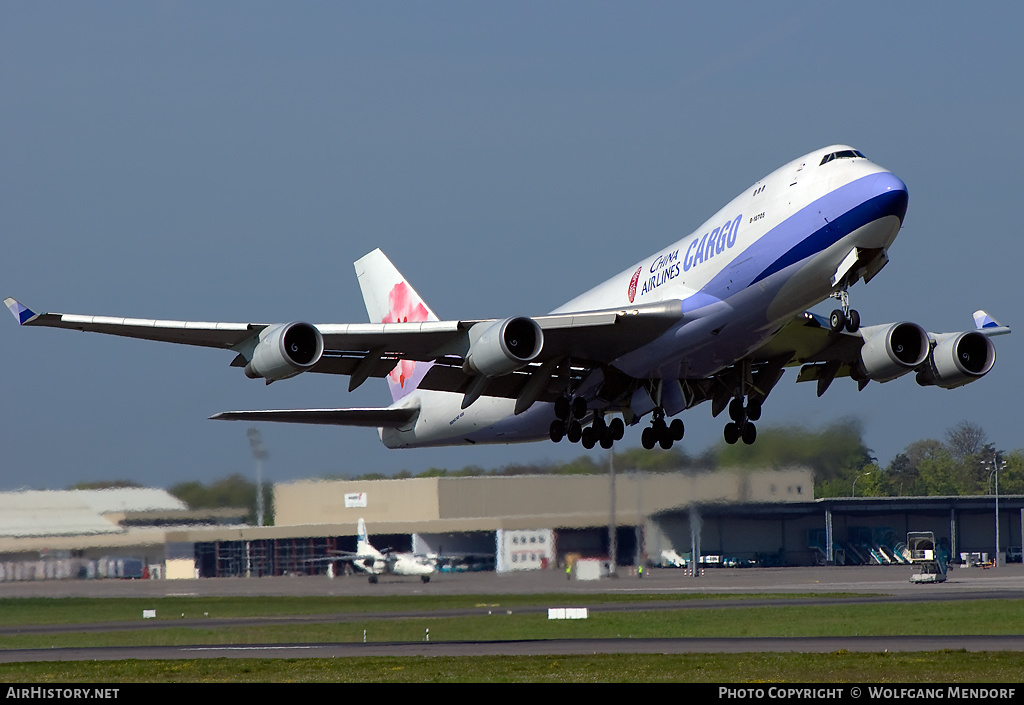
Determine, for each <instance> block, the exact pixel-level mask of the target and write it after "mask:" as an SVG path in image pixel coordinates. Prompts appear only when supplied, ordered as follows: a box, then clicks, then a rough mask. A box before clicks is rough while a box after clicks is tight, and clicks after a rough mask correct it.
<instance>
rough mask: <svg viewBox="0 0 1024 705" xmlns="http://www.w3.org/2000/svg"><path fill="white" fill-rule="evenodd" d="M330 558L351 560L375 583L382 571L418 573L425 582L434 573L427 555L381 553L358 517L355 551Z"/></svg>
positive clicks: (405, 573)
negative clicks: (374, 545) (372, 542)
mask: <svg viewBox="0 0 1024 705" xmlns="http://www.w3.org/2000/svg"><path fill="white" fill-rule="evenodd" d="M332 560H339V561H351V563H352V565H353V566H355V567H356V568H358V569H359V570H362V571H365V572H367V573H369V574H370V582H371V583H376V582H377V576H379V575H383V574H384V573H390V574H392V575H418V576H419V577H420V580H422V581H423V582H425V583H429V582H430V576H431V575H433V574H434V564H433V562H432V561H431V560H430V559H429V558H428V557H427V556H419V555H416V554H413V553H391V552H390V551H389V552H387V553H381V552H380V551H378V550H377V549H376V548H374V547H373V545H372V544H371V543H370V537H369V536H368V535H367V533H366V522H365V521H363V519H362V518H361V517H360V519H359V522H358V523H357V526H356V552H355V553H338V555H337V557H336V558H333V559H332Z"/></svg>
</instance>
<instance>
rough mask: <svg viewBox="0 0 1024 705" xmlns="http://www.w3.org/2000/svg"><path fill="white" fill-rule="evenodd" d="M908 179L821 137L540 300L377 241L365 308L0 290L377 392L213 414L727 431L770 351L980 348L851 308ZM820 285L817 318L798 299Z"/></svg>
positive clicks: (763, 377)
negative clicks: (427, 288) (198, 313)
mask: <svg viewBox="0 0 1024 705" xmlns="http://www.w3.org/2000/svg"><path fill="white" fill-rule="evenodd" d="M906 209H907V187H906V185H905V184H904V183H903V181H901V180H900V179H899V178H897V177H896V176H895V175H894V174H892V173H891V172H889V171H887V170H886V169H883V168H882V167H880V166H878V165H877V164H875V163H873V162H871V161H870V160H869V159H867V158H865V156H864V155H863V154H862V153H861V152H859V151H857V150H855V149H853V148H851V147H848V146H845V145H834V146H830V147H826V148H824V149H819V150H816V151H814V152H811V153H809V154H806V155H804V156H802V157H800V158H799V159H796V160H794V161H792V162H790V163H788V164H786V165H784V166H782V167H780V168H779V169H777V170H775V171H773V172H772V173H771V174H769V175H767V176H765V177H764V178H763V179H760V180H759V181H757V182H755V183H754V184H753V185H751V186H750V187H749V188H747V189H745V190H744V191H743V192H742V193H741V194H740V195H738V196H737V197H736V198H734V199H733V200H732V201H730V202H729V203H728V204H727V205H726V206H725V207H724V208H722V209H721V210H720V211H718V212H717V213H716V214H715V215H713V216H712V217H711V218H709V219H708V220H707V221H706V222H704V223H703V224H702V225H701V226H700V227H699V228H697V229H696V230H695V231H693V232H692V233H690V234H689V235H687V236H685V237H683V238H682V239H681V240H678V241H676V242H674V243H672V244H671V245H668V246H667V247H664V248H663V249H661V250H659V251H658V252H655V253H654V254H652V255H650V256H648V257H646V258H644V259H642V260H640V261H639V262H637V263H636V264H634V265H633V266H631V267H629V268H627V269H625V270H623V271H622V272H621V273H620V274H618V275H616V276H614V277H612V278H611V279H609V280H608V281H606V282H604V283H602V284H599V285H598V286H596V287H594V288H593V289H591V290H589V291H587V292H586V293H584V294H582V295H580V296H578V297H576V298H575V299H573V300H572V301H569V302H568V303H566V304H564V305H563V306H561V307H559V308H557V309H555V310H554V311H552V312H551V313H549V314H547V315H542V316H534V317H527V316H517V317H512V318H506V319H501V320H499V319H490V320H440V319H439V318H438V317H437V316H436V315H435V314H434V312H433V311H432V310H431V309H430V308H429V307H428V306H427V304H426V303H425V302H424V301H423V299H422V298H421V297H420V295H419V294H418V293H416V291H415V290H414V289H413V287H412V286H410V285H409V283H408V282H407V281H406V280H405V278H404V277H403V276H402V275H401V274H400V273H399V272H398V270H397V269H396V268H395V267H394V265H392V263H391V262H390V261H389V260H388V259H387V257H385V256H384V254H383V253H382V252H381V251H380V250H374V251H373V252H371V253H369V254H367V255H366V256H364V257H362V258H361V259H359V260H358V261H356V263H355V269H356V274H357V277H358V280H359V285H360V288H361V290H362V293H363V298H364V301H365V303H366V308H367V312H368V314H369V317H370V321H371V322H370V323H368V324H367V323H362V324H359V323H353V324H316V325H312V324H309V323H304V322H291V323H280V324H265V323H207V322H197V321H162V320H148V319H133V318H112V317H105V316H82V315H70V314H59V313H43V314H37V313H34V312H33V311H31V310H29V309H28V308H26V307H25V306H23V305H22V304H20V303H18V302H17V301H15V300H14V299H10V298H9V299H6V304H7V306H8V307H9V308H10V309H11V312H12V313H13V314H14V315H15V317H16V318H17V319H18V320H19V322H20V323H21V324H23V325H30V326H53V327H58V328H71V329H75V330H83V331H93V332H98V333H107V334H113V335H121V336H127V337H134V338H144V339H149V340H158V341H165V342H173V343H183V344H187V345H200V346H207V347H215V348H225V349H228V350H231V351H232V352H234V353H235V358H234V360H233V362H232V363H231V364H232V366H235V367H241V368H244V371H245V374H246V375H248V376H249V377H251V378H262V379H265V380H266V382H267V384H269V383H270V382H273V381H277V380H283V379H287V378H289V377H293V376H295V375H297V374H300V373H302V372H321V373H329V374H342V375H348V376H349V378H350V382H349V390H350V391H351V390H352V389H355V388H356V387H358V386H359V385H360V384H362V383H363V382H364V381H366V380H367V379H368V378H370V377H387V380H388V384H389V386H390V389H391V395H392V401H393V403H392V404H391V405H390V406H387V407H383V408H339V409H293V410H265V411H229V412H223V413H220V414H216V415H214V416H213V417H211V418H214V419H240V420H246V421H282V422H292V423H308V424H329V425H341V426H345V425H351V426H368V427H375V428H378V429H379V431H378V432H379V434H380V436H381V440H382V441H383V442H384V444H385V445H386V446H388V447H389V448H413V447H422V446H443V445H459V444H476V443H511V442H518V441H535V440H540V439H546V438H550V439H551V440H553V441H556V442H557V441H560V440H562V438H568V439H569V440H570V441H571V442H574V443H576V442H582V444H583V445H584V446H585V447H587V448H592V447H594V446H595V445H596V444H598V443H599V444H600V445H601V446H602V447H604V448H610V447H611V446H612V444H613V443H614V442H615V441H616V440H619V439H621V438H622V436H623V433H624V430H625V427H626V426H627V425H628V426H632V425H635V424H638V423H640V422H641V420H642V419H643V418H645V417H649V418H650V419H651V421H650V425H648V426H647V427H646V428H645V429H644V430H643V433H642V436H641V440H642V443H643V445H644V447H646V448H653V447H654V446H655V445H660V446H661V447H663V448H670V447H671V446H672V444H673V442H675V441H678V440H681V439H682V437H683V430H684V429H683V422H682V420H681V419H678V418H676V419H672V420H671V422H669V421H668V419H670V418H671V417H674V416H676V415H677V414H680V413H681V412H682V411H684V410H686V409H689V408H691V407H694V406H697V405H698V404H701V403H703V402H710V406H711V413H712V415H713V416H716V417H717V416H718V415H719V414H720V413H721V412H722V411H724V410H726V409H728V412H729V413H728V415H729V419H730V420H729V421H728V423H726V425H725V432H724V435H725V440H726V441H728V442H729V443H736V442H737V441H738V440H740V439H742V440H743V442H744V443H753V442H754V439H755V437H756V429H755V427H754V422H755V421H757V420H758V419H759V418H760V416H761V408H762V404H763V403H764V401H765V399H766V398H767V397H768V394H769V393H770V392H771V391H772V389H773V387H775V385H776V383H777V382H778V381H779V379H780V378H781V377H782V374H783V372H784V370H785V368H786V367H792V366H799V367H800V370H799V373H798V375H797V381H801V382H803V381H814V382H816V383H817V390H818V396H821V395H822V394H823V393H824V392H825V390H826V389H827V388H828V386H829V385H830V384H831V383H832V381H833V380H834V379H835V378H836V377H849V378H852V379H853V381H855V382H856V383H857V384H858V386H859V388H861V389H863V388H864V386H865V385H866V384H868V382H870V381H878V382H888V381H890V380H893V379H896V378H897V377H900V376H902V375H905V374H908V373H910V372H915V373H916V379H917V382H918V384H921V385H935V386H939V387H944V388H947V389H950V388H954V387H959V386H961V385H964V384H967V383H969V382H973V381H975V380H977V379H979V378H981V377H982V376H984V375H985V374H986V373H988V371H989V370H990V369H992V365H993V364H994V363H995V347H994V345H993V344H992V341H991V339H990V338H991V336H993V335H998V334H1001V333H1008V332H1010V331H1009V328H1006V327H1004V326H1001V325H999V323H997V322H996V321H995V320H994V319H993V318H992V317H990V316H988V315H987V314H986V313H985V312H983V311H977V312H976V313H975V314H974V322H975V326H974V328H971V329H968V330H964V331H960V332H953V333H941V334H935V333H928V332H926V331H925V330H924V329H923V328H921V327H920V326H919V325H917V324H915V323H910V322H905V321H904V322H895V323H884V324H881V325H865V326H862V325H861V318H860V314H859V313H858V312H857V311H856V310H855V309H853V308H851V307H850V297H849V292H848V290H849V288H850V287H851V286H852V285H853V284H854V283H856V282H858V281H861V280H863V281H864V282H865V283H866V282H869V281H871V280H872V279H873V278H874V277H875V276H876V275H877V274H878V273H879V271H881V269H882V268H883V267H884V266H885V265H886V264H887V263H888V261H889V258H888V254H887V252H888V249H889V247H890V245H892V243H893V240H894V239H895V237H896V235H897V233H899V230H900V227H901V226H902V223H903V218H904V215H905V213H906ZM829 298H835V299H837V300H838V302H839V304H838V308H836V309H835V310H834V311H832V313H831V316H830V317H829V318H827V319H826V318H824V317H822V316H818V315H816V314H813V313H810V312H808V311H807V309H808V308H810V307H812V306H814V305H816V304H819V303H821V302H822V301H825V300H827V299H829Z"/></svg>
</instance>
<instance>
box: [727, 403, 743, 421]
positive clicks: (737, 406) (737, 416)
mask: <svg viewBox="0 0 1024 705" xmlns="http://www.w3.org/2000/svg"><path fill="white" fill-rule="evenodd" d="M729 418H730V419H732V420H733V421H735V422H736V423H740V422H741V421H743V419H744V413H743V399H742V398H741V397H736V398H735V399H733V400H732V401H731V402H729Z"/></svg>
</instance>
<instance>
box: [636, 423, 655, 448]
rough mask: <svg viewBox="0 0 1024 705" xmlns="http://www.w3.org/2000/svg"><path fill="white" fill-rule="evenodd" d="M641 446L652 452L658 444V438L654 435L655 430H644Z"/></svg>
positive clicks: (641, 436) (648, 428) (641, 435)
mask: <svg viewBox="0 0 1024 705" xmlns="http://www.w3.org/2000/svg"><path fill="white" fill-rule="evenodd" d="M640 444H641V445H642V446H643V447H644V448H646V449H647V450H651V449H652V448H654V446H656V445H657V444H658V436H657V435H656V434H655V433H654V429H653V428H651V427H650V426H648V427H647V428H645V429H644V432H643V433H642V434H640Z"/></svg>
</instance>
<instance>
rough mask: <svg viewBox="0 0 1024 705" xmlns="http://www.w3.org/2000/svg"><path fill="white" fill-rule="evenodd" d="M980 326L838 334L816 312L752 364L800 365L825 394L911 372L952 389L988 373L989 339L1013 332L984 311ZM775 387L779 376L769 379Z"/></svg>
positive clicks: (894, 327)
mask: <svg viewBox="0 0 1024 705" xmlns="http://www.w3.org/2000/svg"><path fill="white" fill-rule="evenodd" d="M974 320H975V324H976V328H975V329H974V330H967V331H963V332H955V333H929V332H926V331H924V330H923V329H921V328H920V327H919V326H917V325H916V324H913V323H906V322H904V323H888V324H883V325H878V326H868V327H864V328H861V329H860V330H858V331H857V332H855V333H849V332H847V331H845V330H843V331H833V330H832V329H831V328H830V326H829V322H828V320H827V319H825V318H824V317H822V316H819V315H817V314H814V313H811V312H805V313H803V314H802V315H800V316H796V317H794V318H793V320H791V321H790V322H789V323H787V324H786V325H784V326H783V327H782V328H781V329H780V330H779V332H778V333H777V334H776V335H775V336H774V337H773V338H772V339H771V340H770V341H768V342H767V343H766V344H765V345H763V346H762V347H761V348H759V349H758V350H756V351H755V352H754V353H753V354H752V355H751V363H752V364H753V365H754V366H758V365H760V366H761V368H762V369H765V370H768V369H772V370H774V372H775V373H781V369H782V368H783V367H794V366H800V372H799V374H798V376H797V381H798V382H812V381H813V382H817V383H818V396H821V395H822V394H823V393H824V392H825V390H826V389H827V388H828V386H829V385H830V384H831V383H832V381H833V380H834V379H835V378H836V377H853V378H854V379H855V380H856V381H857V382H858V384H859V385H860V387H861V388H862V389H863V387H864V386H865V385H866V384H867V383H868V382H870V381H872V380H876V381H882V382H885V381H889V380H891V379H895V378H896V377H899V376H902V375H904V374H907V373H910V372H917V373H918V382H919V383H920V384H923V385H936V386H941V387H946V388H952V387H955V386H960V385H962V384H967V383H968V382H971V381H973V380H975V379H977V378H979V377H981V376H983V375H984V374H986V373H987V372H988V370H989V369H991V367H992V364H993V363H994V361H995V348H994V347H993V346H992V344H991V343H990V342H988V340H987V339H988V338H989V337H992V336H995V335H1004V334H1006V333H1009V332H1010V329H1009V328H1008V327H1006V326H1003V325H1000V324H999V323H998V322H997V321H995V319H993V318H992V317H991V316H989V315H988V314H987V313H985V312H984V311H976V312H975V313H974ZM765 377H766V378H767V379H769V380H771V381H770V382H769V385H768V386H769V388H770V386H771V385H773V384H774V382H775V381H776V380H777V374H773V375H765Z"/></svg>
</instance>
